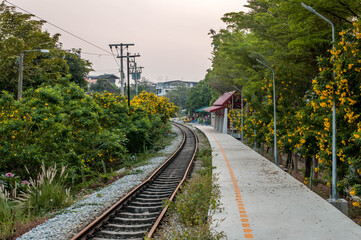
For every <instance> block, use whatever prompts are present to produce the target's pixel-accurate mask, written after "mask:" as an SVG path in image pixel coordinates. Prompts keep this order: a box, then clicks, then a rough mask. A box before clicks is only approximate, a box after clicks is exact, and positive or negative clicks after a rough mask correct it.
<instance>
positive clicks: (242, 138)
mask: <svg viewBox="0 0 361 240" xmlns="http://www.w3.org/2000/svg"><path fill="white" fill-rule="evenodd" d="M233 87H234V88H235V89H237V90H238V91H240V92H241V129H242V130H241V142H244V137H243V86H242V90H241V89H239V88H238V87H236V86H233Z"/></svg>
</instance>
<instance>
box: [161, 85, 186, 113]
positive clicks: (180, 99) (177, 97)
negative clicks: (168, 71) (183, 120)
mask: <svg viewBox="0 0 361 240" xmlns="http://www.w3.org/2000/svg"><path fill="white" fill-rule="evenodd" d="M189 91H190V89H189V88H188V87H186V86H183V85H180V86H178V87H177V88H176V89H173V90H172V91H169V92H167V94H166V95H165V97H167V98H168V99H169V101H171V102H172V103H174V105H176V106H177V107H179V108H180V109H185V108H186V102H187V99H188V94H189Z"/></svg>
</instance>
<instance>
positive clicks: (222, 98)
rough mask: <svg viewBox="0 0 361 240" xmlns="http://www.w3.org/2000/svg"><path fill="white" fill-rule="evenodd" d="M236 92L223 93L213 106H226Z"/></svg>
mask: <svg viewBox="0 0 361 240" xmlns="http://www.w3.org/2000/svg"><path fill="white" fill-rule="evenodd" d="M235 92H236V91H232V92H226V93H223V95H222V96H220V97H219V98H218V99H217V100H216V101H215V102H214V103H213V106H221V105H223V104H225V103H226V102H227V101H228V100H229V99H230V98H231V97H232V95H233V94H234V93H235Z"/></svg>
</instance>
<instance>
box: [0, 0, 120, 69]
mask: <svg viewBox="0 0 361 240" xmlns="http://www.w3.org/2000/svg"><path fill="white" fill-rule="evenodd" d="M4 1H5V2H7V3H9V4H10V5H12V6H14V7H16V8H18V9H20V10H22V11H24V12H26V13H28V14H31V15H33V16H34V17H36V18H38V19H40V20H42V21H45V22H46V23H47V24H49V25H51V26H53V27H55V28H57V29H59V30H61V31H63V32H65V33H67V34H69V35H71V36H73V37H75V38H77V39H79V40H81V41H83V42H85V43H88V44H89V45H92V46H93V47H96V48H98V49H100V50H102V51H104V52H106V53H109V54H111V55H113V57H114V60H115V62H116V63H117V64H118V62H117V59H116V58H115V56H114V54H113V53H112V52H109V51H108V50H106V49H104V48H102V47H99V46H97V45H95V44H93V43H91V42H89V41H87V40H85V39H84V38H82V37H79V36H77V35H75V34H73V33H71V32H69V31H67V30H65V29H64V28H61V27H59V26H57V25H55V24H53V23H51V22H49V21H47V20H45V19H43V18H41V17H38V16H36V15H35V14H33V13H31V12H29V11H27V10H25V9H23V8H21V7H19V6H17V5H15V4H13V3H11V2H9V1H7V0H4Z"/></svg>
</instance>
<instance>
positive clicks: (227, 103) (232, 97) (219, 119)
mask: <svg viewBox="0 0 361 240" xmlns="http://www.w3.org/2000/svg"><path fill="white" fill-rule="evenodd" d="M243 104H244V105H245V102H244V103H243ZM232 109H241V94H240V93H239V92H238V91H232V92H226V93H224V94H222V96H220V97H219V98H218V99H217V100H216V101H215V102H214V103H213V105H212V106H210V107H208V108H206V109H204V111H207V112H210V113H211V114H212V115H211V125H212V126H213V127H214V128H215V129H216V130H217V131H219V132H222V133H229V132H231V128H230V126H231V124H230V120H229V118H228V113H229V111H230V110H232Z"/></svg>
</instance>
